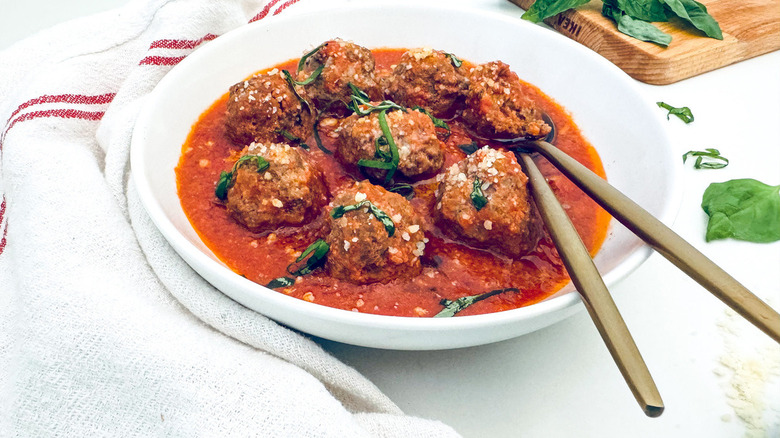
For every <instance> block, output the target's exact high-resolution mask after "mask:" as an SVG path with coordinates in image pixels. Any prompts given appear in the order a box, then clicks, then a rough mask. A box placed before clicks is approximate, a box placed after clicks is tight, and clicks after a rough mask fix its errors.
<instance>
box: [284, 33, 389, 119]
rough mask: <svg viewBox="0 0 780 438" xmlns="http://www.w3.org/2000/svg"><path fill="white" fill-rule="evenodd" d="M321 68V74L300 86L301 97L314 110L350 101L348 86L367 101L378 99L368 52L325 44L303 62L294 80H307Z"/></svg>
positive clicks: (336, 42)
mask: <svg viewBox="0 0 780 438" xmlns="http://www.w3.org/2000/svg"><path fill="white" fill-rule="evenodd" d="M321 66H322V72H321V73H320V74H319V75H318V76H317V77H316V79H314V81H313V82H311V83H310V84H308V85H305V86H304V87H303V90H304V91H303V94H304V95H305V96H306V98H307V99H309V101H310V102H312V103H313V104H314V106H315V107H316V108H317V109H319V110H326V109H329V106H330V105H331V104H332V103H333V102H337V101H341V102H344V103H349V102H351V100H352V99H351V96H352V90H351V89H350V88H349V84H350V83H351V84H352V85H355V86H356V87H358V88H360V89H361V90H363V91H364V92H366V93H367V94H368V96H369V97H370V98H371V99H374V100H381V99H382V94H383V93H382V90H381V88H380V87H379V84H378V82H377V80H376V76H375V73H374V66H375V64H374V55H373V54H372V53H371V50H369V49H367V48H365V47H362V46H359V45H357V44H354V43H351V42H349V41H344V40H341V39H335V40H331V41H327V42H325V43H324V44H323V45H322V46H321V47H320V48H319V49H318V50H317V51H316V52H315V53H314V54H313V55H311V56H310V57H309V58H308V59H306V61H305V63H304V66H303V68H302V69H301V71H300V72H298V77H297V79H298V81H301V82H303V81H305V80H306V79H309V78H310V77H311V76H312V75H313V74H314V73H315V71H316V70H317V69H318V68H319V67H321ZM330 109H331V110H334V108H330Z"/></svg>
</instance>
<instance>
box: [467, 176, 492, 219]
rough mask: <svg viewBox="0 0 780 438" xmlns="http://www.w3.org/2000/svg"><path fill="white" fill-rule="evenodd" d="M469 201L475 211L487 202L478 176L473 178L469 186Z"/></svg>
mask: <svg viewBox="0 0 780 438" xmlns="http://www.w3.org/2000/svg"><path fill="white" fill-rule="evenodd" d="M471 203H472V204H474V207H475V208H476V209H477V211H480V210H482V208H483V207H484V206H486V205H487V203H488V199H487V198H486V197H485V194H484V193H482V181H480V180H479V178H474V184H473V185H472V186H471Z"/></svg>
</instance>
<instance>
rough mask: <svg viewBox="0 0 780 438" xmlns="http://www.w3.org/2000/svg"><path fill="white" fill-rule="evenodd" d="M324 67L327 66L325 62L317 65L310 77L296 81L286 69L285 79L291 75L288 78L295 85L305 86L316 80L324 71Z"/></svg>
mask: <svg viewBox="0 0 780 438" xmlns="http://www.w3.org/2000/svg"><path fill="white" fill-rule="evenodd" d="M324 68H325V65H324V64H323V65H321V66H319V67H317V69H316V70H314V71H313V72H312V74H311V75H310V76H309V77H308V78H306V79H304V80H302V81H296V80H295V79H293V78H292V75H291V74H290V72H288V71H287V70H284V75H285V79H287V78H288V77H289V79H287V80H288V82H292V83H293V84H295V85H300V86H305V85H309V84H311V83H312V82H314V81H315V80H316V79H317V77H319V75H320V73H322V70H323V69H324Z"/></svg>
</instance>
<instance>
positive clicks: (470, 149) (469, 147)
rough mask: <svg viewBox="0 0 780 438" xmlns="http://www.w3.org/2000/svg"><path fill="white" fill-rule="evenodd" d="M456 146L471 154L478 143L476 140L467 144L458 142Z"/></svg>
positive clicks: (476, 148)
mask: <svg viewBox="0 0 780 438" xmlns="http://www.w3.org/2000/svg"><path fill="white" fill-rule="evenodd" d="M458 147H459V148H460V150H462V151H463V153H465V154H466V155H471V154H473V153H474V152H476V151H477V150H478V149H479V145H478V144H477V142H476V141H472V142H471V143H468V144H459V145H458Z"/></svg>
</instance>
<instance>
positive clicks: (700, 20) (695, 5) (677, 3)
mask: <svg viewBox="0 0 780 438" xmlns="http://www.w3.org/2000/svg"><path fill="white" fill-rule="evenodd" d="M660 2H661V3H663V4H665V5H666V6H667V7H668V8H669V9H670V10H671V11H672V12H674V13H675V15H677V16H678V17H680V18H682V19H683V20H685V21H687V22H689V23H691V24H692V25H693V26H694V27H695V28H696V29H699V30H700V31H702V32H704V34H705V35H707V36H708V37H710V38H715V39H718V40H722V39H723V32H722V31H721V30H720V26H719V25H718V22H717V21H715V19H714V18H712V16H711V15H710V14H709V13H708V12H707V7H706V6H704V5H703V4H701V3H699V2H697V1H696V0H660Z"/></svg>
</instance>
